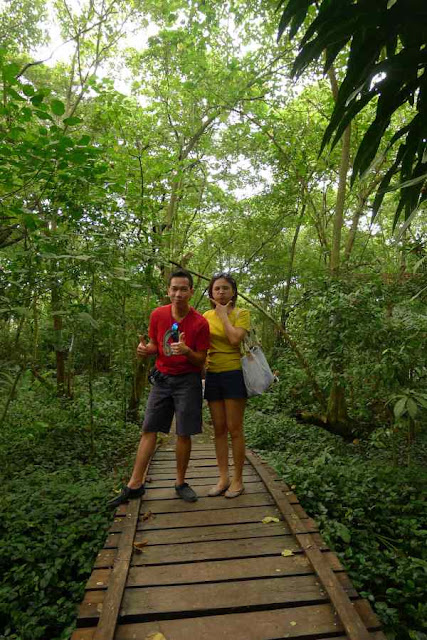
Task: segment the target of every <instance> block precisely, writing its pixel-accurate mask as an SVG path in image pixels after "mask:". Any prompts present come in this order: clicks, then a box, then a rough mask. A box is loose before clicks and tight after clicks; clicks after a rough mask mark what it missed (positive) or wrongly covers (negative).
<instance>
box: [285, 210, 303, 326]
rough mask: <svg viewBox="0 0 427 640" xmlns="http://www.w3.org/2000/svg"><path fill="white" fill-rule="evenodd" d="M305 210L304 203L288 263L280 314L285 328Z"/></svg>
mask: <svg viewBox="0 0 427 640" xmlns="http://www.w3.org/2000/svg"><path fill="white" fill-rule="evenodd" d="M305 209H306V204H305V203H304V204H303V206H302V209H301V213H300V215H299V218H298V222H297V226H296V229H295V233H294V237H293V238H292V244H291V252H290V255H289V262H288V271H287V274H286V280H285V282H286V284H285V289H284V291H283V300H282V309H281V312H280V322H281V323H282V325H283V326H284V327H286V319H287V313H286V306H287V304H288V300H289V293H290V290H291V280H292V273H293V269H294V260H295V253H296V246H297V241H298V236H299V232H300V229H301V224H302V220H303V218H304V213H305Z"/></svg>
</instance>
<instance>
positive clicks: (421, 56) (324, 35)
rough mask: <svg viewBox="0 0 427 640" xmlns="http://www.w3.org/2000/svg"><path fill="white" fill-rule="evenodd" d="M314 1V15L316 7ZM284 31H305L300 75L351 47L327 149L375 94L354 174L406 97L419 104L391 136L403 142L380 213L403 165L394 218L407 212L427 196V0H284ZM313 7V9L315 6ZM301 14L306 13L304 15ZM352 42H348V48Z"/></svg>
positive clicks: (371, 154) (358, 173)
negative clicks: (426, 180)
mask: <svg viewBox="0 0 427 640" xmlns="http://www.w3.org/2000/svg"><path fill="white" fill-rule="evenodd" d="M313 4H316V7H317V12H316V13H315V15H314V16H313V13H312V10H311V7H312V5H313ZM279 6H281V7H283V12H282V16H281V19H280V24H279V37H280V36H281V35H282V34H283V33H284V32H285V30H287V29H288V30H289V36H290V37H293V36H294V35H295V34H296V33H297V32H298V33H299V32H300V31H301V32H302V38H301V47H300V51H299V53H298V55H297V57H296V59H295V62H294V66H293V73H294V74H295V75H297V76H299V75H301V74H302V73H303V72H304V71H305V70H306V69H307V68H308V67H309V65H310V64H312V63H313V62H316V61H318V60H319V59H320V58H321V57H323V56H324V55H325V56H326V57H325V71H327V70H328V69H329V68H330V66H331V65H332V64H333V63H334V61H335V59H336V57H337V56H338V55H339V54H340V53H342V52H345V53H346V55H347V69H346V73H345V76H344V78H343V80H342V82H341V85H340V87H339V92H338V98H337V101H336V104H335V107H334V110H333V113H332V116H331V118H330V122H329V125H328V127H327V129H326V131H325V134H324V137H323V141H322V150H323V148H324V147H325V145H326V144H329V143H332V147H333V146H334V145H335V144H337V142H338V141H339V140H340V138H341V136H342V134H343V132H344V130H345V129H346V128H347V126H348V125H349V124H350V123H351V121H352V120H353V119H354V118H356V117H357V116H358V114H359V113H360V112H361V111H362V110H363V109H364V108H365V107H366V106H367V105H368V103H369V102H371V101H372V100H376V113H375V116H374V118H373V119H372V121H371V124H370V126H369V127H368V128H367V130H366V133H365V134H364V136H363V138H362V140H361V142H360V145H359V149H358V151H357V153H356V157H355V161H354V166H353V174H352V180H353V181H354V180H355V179H356V178H357V177H358V176H361V175H363V174H364V173H365V172H366V171H367V170H368V169H369V167H370V165H371V163H372V161H373V160H374V158H375V155H376V153H377V151H378V148H379V145H380V144H381V141H382V139H383V137H384V135H385V134H386V132H387V130H388V128H389V127H390V124H391V121H392V118H393V115H394V114H395V113H396V112H398V111H399V109H401V108H402V107H403V106H404V105H405V104H410V105H413V106H414V110H415V113H414V115H413V117H412V120H411V121H410V122H409V123H408V124H405V125H404V126H403V127H401V128H400V129H399V131H398V132H397V133H396V134H395V135H394V136H393V137H392V140H391V142H390V144H389V146H390V147H392V146H393V145H394V144H396V143H397V142H399V144H400V146H401V147H403V148H404V151H403V152H402V153H398V154H397V157H398V158H399V160H398V162H393V165H392V168H393V170H392V171H389V172H387V175H386V179H385V181H384V182H382V183H381V185H380V190H381V191H380V192H378V194H377V197H376V198H375V206H374V213H376V212H377V211H378V209H379V207H380V206H381V204H382V201H383V198H384V188H385V187H386V186H388V184H389V183H390V180H391V178H392V177H393V175H394V174H395V173H398V172H400V183H401V184H405V187H402V188H401V190H400V199H399V203H398V207H397V210H396V216H395V224H396V223H397V220H398V218H399V216H400V215H401V214H402V212H403V211H404V212H405V218H406V219H408V218H409V216H411V215H412V213H413V211H414V210H416V209H417V208H418V207H419V206H420V204H421V203H422V202H423V201H424V200H425V193H424V191H423V185H424V182H423V180H422V179H421V176H422V175H424V174H425V172H426V171H427V142H426V141H427V29H426V28H425V25H426V24H427V2H425V0H411V3H410V7H408V2H407V0H395V1H390V0H388V1H387V0H373V1H371V2H362V1H359V2H354V0H322V1H321V2H317V3H315V2H314V0H313V2H312V1H310V0H288V1H286V0H283V1H282V2H281V3H280V4H279ZM309 9H310V11H309ZM301 18H303V19H302V20H301ZM348 44H350V47H349V49H347V47H348Z"/></svg>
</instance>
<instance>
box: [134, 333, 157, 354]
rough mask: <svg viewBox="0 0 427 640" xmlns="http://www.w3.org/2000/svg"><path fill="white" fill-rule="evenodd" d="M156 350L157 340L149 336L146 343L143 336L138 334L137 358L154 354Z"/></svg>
mask: <svg viewBox="0 0 427 640" xmlns="http://www.w3.org/2000/svg"><path fill="white" fill-rule="evenodd" d="M157 352H158V348H157V342H156V341H155V340H153V338H150V340H149V341H148V343H146V342H145V340H144V337H143V336H139V345H138V346H137V348H136V353H137V355H138V357H139V358H149V357H150V356H155V355H156V354H157Z"/></svg>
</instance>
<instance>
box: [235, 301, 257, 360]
mask: <svg viewBox="0 0 427 640" xmlns="http://www.w3.org/2000/svg"><path fill="white" fill-rule="evenodd" d="M239 316H240V309H239V310H238V311H237V313H236V319H235V322H237V320H238V318H239ZM234 326H236V325H234ZM254 333H255V329H252V327H251V328H250V329H249V331H246V335H245V337H244V338H243V340H242V341H241V342H240V344H239V347H240V355H241V357H242V358H243V356H245V355H247V354H248V353H249V352H250V350H251V349H252V347H255V346H256V345H257V342H256V341H254V340H253V337H252V336H253V334H254Z"/></svg>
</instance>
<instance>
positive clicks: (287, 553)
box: [282, 549, 294, 558]
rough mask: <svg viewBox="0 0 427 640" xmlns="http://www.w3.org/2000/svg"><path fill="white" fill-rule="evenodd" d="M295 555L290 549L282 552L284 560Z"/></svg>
mask: <svg viewBox="0 0 427 640" xmlns="http://www.w3.org/2000/svg"><path fill="white" fill-rule="evenodd" d="M293 555H294V552H293V551H291V550H290V549H283V551H282V556H283V557H284V558H287V557H288V556H293Z"/></svg>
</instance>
